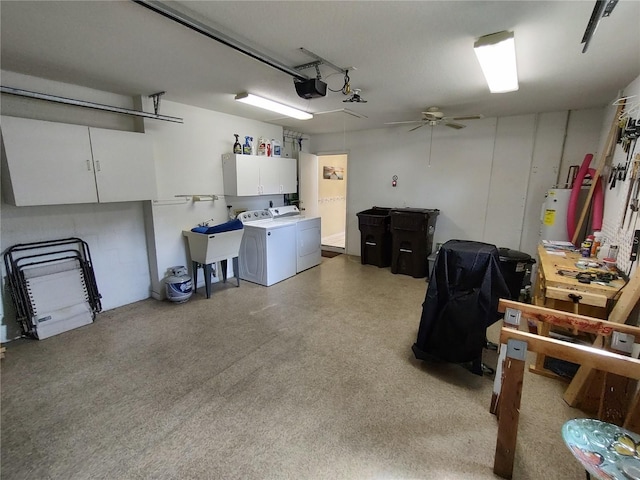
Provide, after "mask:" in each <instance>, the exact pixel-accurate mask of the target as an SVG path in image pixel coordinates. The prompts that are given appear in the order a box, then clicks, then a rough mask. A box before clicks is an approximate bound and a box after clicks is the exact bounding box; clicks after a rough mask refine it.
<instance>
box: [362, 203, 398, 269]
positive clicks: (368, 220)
mask: <svg viewBox="0 0 640 480" xmlns="http://www.w3.org/2000/svg"><path fill="white" fill-rule="evenodd" d="M390 211H391V209H390V208H384V207H373V208H370V209H369V210H364V211H362V212H360V213H358V214H357V215H358V228H359V230H360V263H362V264H363V265H365V264H366V265H376V266H378V267H388V266H389V265H391V232H390V230H389V222H390V217H389V212H390Z"/></svg>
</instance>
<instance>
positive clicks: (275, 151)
mask: <svg viewBox="0 0 640 480" xmlns="http://www.w3.org/2000/svg"><path fill="white" fill-rule="evenodd" d="M271 155H272V156H274V157H280V156H281V155H282V151H281V145H280V142H279V141H277V140H274V139H271Z"/></svg>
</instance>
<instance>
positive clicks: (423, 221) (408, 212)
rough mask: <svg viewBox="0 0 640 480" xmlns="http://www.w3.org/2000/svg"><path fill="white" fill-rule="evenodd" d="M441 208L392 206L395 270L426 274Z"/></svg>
mask: <svg viewBox="0 0 640 480" xmlns="http://www.w3.org/2000/svg"><path fill="white" fill-rule="evenodd" d="M439 213H440V210H437V209H426V208H397V209H393V210H391V215H390V216H391V273H401V274H404V275H411V276H412V277H415V278H422V277H426V276H427V273H428V271H429V266H428V264H429V262H428V260H427V257H428V256H429V254H430V253H431V250H432V247H433V234H434V232H435V230H436V218H437V217H438V214H439Z"/></svg>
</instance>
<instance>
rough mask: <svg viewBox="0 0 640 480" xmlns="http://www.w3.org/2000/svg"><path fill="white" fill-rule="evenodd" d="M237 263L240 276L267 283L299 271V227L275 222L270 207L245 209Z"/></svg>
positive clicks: (259, 282) (277, 280)
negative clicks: (296, 252) (297, 259)
mask: <svg viewBox="0 0 640 480" xmlns="http://www.w3.org/2000/svg"><path fill="white" fill-rule="evenodd" d="M238 218H239V219H240V221H242V223H243V224H244V235H243V236H242V242H241V243H240V251H239V254H238V263H239V267H240V268H239V269H240V278H241V279H243V280H247V281H249V282H253V283H257V284H259V285H264V286H265V287H268V286H270V285H273V284H274V283H278V282H281V281H282V280H285V279H287V278H289V277H293V276H294V275H295V274H296V256H295V254H294V252H295V249H296V228H295V224H293V223H284V222H275V221H273V218H272V216H271V214H270V213H269V212H268V211H267V210H253V211H249V212H243V213H241V214H239V215H238Z"/></svg>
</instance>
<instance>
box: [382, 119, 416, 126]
mask: <svg viewBox="0 0 640 480" xmlns="http://www.w3.org/2000/svg"><path fill="white" fill-rule="evenodd" d="M407 123H422V120H409V121H407V122H387V123H385V125H405V124H407Z"/></svg>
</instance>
